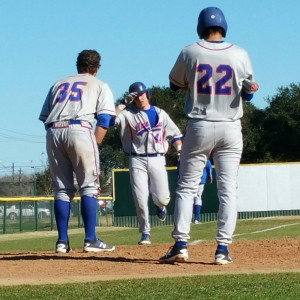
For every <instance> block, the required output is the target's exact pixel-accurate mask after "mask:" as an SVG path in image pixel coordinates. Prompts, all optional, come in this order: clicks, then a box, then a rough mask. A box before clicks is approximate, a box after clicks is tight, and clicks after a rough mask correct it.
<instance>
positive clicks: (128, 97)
mask: <svg viewBox="0 0 300 300" xmlns="http://www.w3.org/2000/svg"><path fill="white" fill-rule="evenodd" d="M137 95H138V94H137V92H133V93H128V94H127V95H126V96H125V99H124V102H125V104H126V105H129V104H130V103H132V102H133V101H134V99H135V98H136V96H137Z"/></svg>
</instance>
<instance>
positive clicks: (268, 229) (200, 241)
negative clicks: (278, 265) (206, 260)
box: [190, 223, 300, 245]
mask: <svg viewBox="0 0 300 300" xmlns="http://www.w3.org/2000/svg"><path fill="white" fill-rule="evenodd" d="M299 224H300V223H293V224H286V225H280V226H276V227H271V228H266V229H263V230H257V231H252V232H245V233H238V234H234V235H233V237H236V236H241V235H247V234H255V233H262V232H266V231H272V230H276V229H280V228H284V227H289V226H295V225H299ZM202 242H203V240H195V241H192V242H191V243H190V245H198V244H201V243H202Z"/></svg>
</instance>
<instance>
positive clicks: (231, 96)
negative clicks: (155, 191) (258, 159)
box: [159, 7, 258, 264]
mask: <svg viewBox="0 0 300 300" xmlns="http://www.w3.org/2000/svg"><path fill="white" fill-rule="evenodd" d="M197 32H198V35H199V37H200V39H203V40H201V41H199V42H196V43H194V44H191V45H189V46H187V47H185V48H184V49H183V50H182V51H181V53H180V54H179V57H178V59H177V61H176V63H175V65H174V66H173V68H172V70H171V72H170V76H169V78H170V87H171V89H173V90H177V89H183V90H187V99H186V104H185V113H186V115H187V117H188V121H187V127H186V135H185V136H184V139H183V145H182V151H181V165H180V172H179V176H180V177H179V180H178V188H177V190H176V200H175V212H174V224H175V226H174V230H173V232H172V236H173V238H174V239H175V244H174V245H173V247H171V248H170V250H169V251H168V252H167V254H166V255H164V256H163V257H161V258H160V260H159V261H160V262H161V263H174V262H184V261H186V260H187V259H188V249H187V241H188V239H189V238H190V235H189V233H190V223H191V220H192V212H193V209H192V208H193V200H194V197H195V196H196V194H197V190H198V186H199V182H200V179H201V176H202V173H203V169H204V167H205V164H206V162H207V160H208V159H209V157H212V158H213V161H214V165H215V170H216V180H217V188H218V198H219V219H218V230H217V236H216V241H217V249H216V252H215V263H216V264H228V263H232V262H233V259H232V258H231V256H230V254H229V250H228V245H229V244H231V243H232V235H233V232H234V230H235V226H236V220H237V175H238V168H239V164H240V158H241V154H242V147H243V140H242V133H241V122H240V119H241V117H242V116H243V106H242V99H243V100H251V98H252V97H253V92H255V91H257V90H258V84H257V83H255V82H254V77H253V70H252V66H251V62H250V59H249V56H248V54H247V52H246V51H245V50H244V49H242V48H240V47H238V46H236V45H233V44H230V43H228V42H225V41H223V37H225V36H226V32H227V23H226V20H225V17H224V15H223V12H222V11H221V10H220V9H219V8H216V7H208V8H206V9H204V10H202V11H201V12H200V14H199V18H198V25H197Z"/></svg>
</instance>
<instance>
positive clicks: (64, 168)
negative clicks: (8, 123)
mask: <svg viewBox="0 0 300 300" xmlns="http://www.w3.org/2000/svg"><path fill="white" fill-rule="evenodd" d="M100 60H101V57H100V55H99V53H98V52H97V51H94V50H84V51H82V52H81V53H79V55H78V57H77V70H78V74H77V75H73V76H69V77H66V78H64V79H61V80H59V81H58V82H56V83H55V84H54V85H53V86H52V87H51V89H50V91H49V93H48V95H47V98H46V100H45V103H44V105H43V108H42V111H41V113H40V116H39V119H40V120H41V121H42V122H43V123H44V125H45V128H46V130H47V134H46V147H47V154H48V159H49V166H50V172H51V177H52V181H53V187H54V191H55V198H54V200H55V201H54V213H55V218H56V224H57V229H58V240H57V243H56V252H58V253H68V252H70V251H71V247H70V244H69V237H68V222H69V216H70V205H71V201H72V199H73V197H74V195H75V193H76V188H75V185H74V178H73V173H74V174H75V176H76V180H77V184H78V187H79V189H78V191H79V193H80V196H81V214H82V219H83V222H84V228H85V239H84V247H83V249H84V251H86V252H100V251H113V250H114V249H115V247H114V246H111V245H109V244H106V243H104V242H103V241H102V240H100V239H99V238H98V237H97V236H96V220H97V207H98V199H97V197H98V195H99V193H100V186H99V171H100V170H99V153H98V147H97V143H98V144H100V143H101V142H102V140H103V138H104V136H105V134H106V131H107V128H108V127H109V122H110V119H111V117H112V116H115V115H116V113H115V104H114V100H113V95H112V92H111V90H110V88H109V86H108V85H107V84H106V83H104V82H102V81H101V80H99V79H97V78H96V75H97V72H98V70H99V67H100ZM95 121H96V122H97V124H96V128H95V132H93V125H94V123H95Z"/></svg>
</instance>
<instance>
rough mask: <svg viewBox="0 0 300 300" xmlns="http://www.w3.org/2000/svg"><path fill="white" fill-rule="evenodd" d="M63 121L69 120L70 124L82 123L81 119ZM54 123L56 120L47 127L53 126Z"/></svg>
mask: <svg viewBox="0 0 300 300" xmlns="http://www.w3.org/2000/svg"><path fill="white" fill-rule="evenodd" d="M58 122H59V121H58ZM62 122H69V125H71V124H81V120H68V121H62ZM54 124H55V122H52V123H49V124H48V125H46V129H49V128H52V127H53V125H54Z"/></svg>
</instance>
